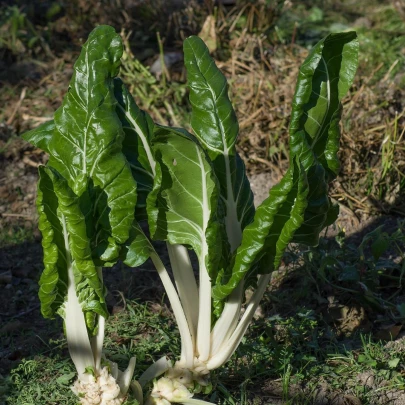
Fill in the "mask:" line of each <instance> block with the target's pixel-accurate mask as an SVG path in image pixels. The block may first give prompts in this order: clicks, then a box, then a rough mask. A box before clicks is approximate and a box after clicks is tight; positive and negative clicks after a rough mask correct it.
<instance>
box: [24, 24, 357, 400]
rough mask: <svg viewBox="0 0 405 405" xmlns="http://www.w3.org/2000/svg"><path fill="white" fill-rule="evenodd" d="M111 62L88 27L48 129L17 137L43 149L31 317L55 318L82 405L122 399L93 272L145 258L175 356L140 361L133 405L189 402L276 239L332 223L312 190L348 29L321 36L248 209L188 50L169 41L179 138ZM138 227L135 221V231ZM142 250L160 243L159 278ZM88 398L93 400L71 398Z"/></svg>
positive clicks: (330, 153)
mask: <svg viewBox="0 0 405 405" xmlns="http://www.w3.org/2000/svg"><path fill="white" fill-rule="evenodd" d="M121 53H122V46H121V41H120V38H119V37H118V36H117V35H116V34H115V32H114V30H113V29H112V28H111V27H106V26H101V27H98V28H96V29H95V30H94V31H93V32H92V34H91V35H90V37H89V40H88V41H87V42H86V44H85V45H84V47H83V50H82V53H81V55H80V57H79V59H78V61H77V62H76V64H75V71H74V75H73V78H72V80H71V83H70V88H69V92H68V94H67V96H66V97H65V99H64V102H63V104H62V106H61V107H60V108H59V110H57V111H56V113H55V117H54V120H53V121H51V122H48V123H46V124H44V125H42V126H41V127H39V128H37V129H35V130H33V131H31V132H30V133H28V134H26V135H25V139H27V140H28V141H30V142H31V143H33V144H35V145H37V146H38V147H40V148H42V149H43V150H45V151H46V152H48V153H49V156H50V158H49V162H48V164H47V166H46V167H43V168H41V169H40V173H41V176H40V181H39V186H38V209H39V213H40V228H41V231H42V233H43V247H44V263H45V270H44V273H43V275H42V277H41V281H40V298H41V303H42V313H43V314H44V316H47V317H52V316H54V314H55V313H58V314H60V315H61V316H62V317H63V318H64V320H65V327H66V335H67V340H68V345H69V350H70V353H71V356H72V359H73V361H74V363H75V365H76V368H77V371H78V377H79V379H78V382H76V383H75V386H74V391H75V392H76V393H78V395H79V396H81V397H82V403H83V404H87V403H95V404H97V403H103V404H104V403H105V404H110V403H111V404H115V403H117V404H118V403H122V401H123V400H124V399H125V397H126V395H127V391H128V387H129V383H130V381H131V378H132V373H133V368H134V360H133V361H131V363H130V366H129V368H128V370H127V371H126V372H124V373H121V372H119V371H118V370H117V368H116V366H115V365H114V364H113V363H111V362H108V361H106V360H104V361H103V360H102V357H101V347H102V341H103V336H104V335H103V332H104V331H103V325H104V321H105V319H106V318H107V316H108V314H107V311H106V307H105V302H104V295H105V288H104V286H103V280H102V271H101V268H102V267H108V266H111V265H113V264H114V263H115V262H116V261H117V260H122V261H124V263H126V264H128V265H129V266H132V267H137V266H139V265H141V264H142V263H143V262H144V261H145V260H146V259H147V258H148V257H150V258H151V260H152V262H153V263H154V265H155V267H156V270H157V272H158V274H159V276H160V278H161V280H162V282H163V285H164V287H165V290H166V293H167V296H168V299H169V300H170V303H171V306H172V309H173V313H174V316H175V319H176V322H177V324H178V328H179V331H180V336H181V353H180V354H179V358H178V360H177V361H176V362H175V363H174V364H172V363H170V362H169V361H168V360H167V359H166V358H162V359H161V360H159V361H158V362H156V363H155V364H153V365H151V367H150V368H149V369H148V370H147V371H146V372H145V373H144V374H143V375H142V376H141V377H140V379H139V383H138V384H139V385H137V387H138V389H137V390H136V392H137V393H138V394H137V395H136V398H137V399H138V400H139V401H141V400H142V397H141V395H140V393H139V391H140V387H142V388H144V387H146V385H147V384H148V383H149V382H150V381H152V380H153V379H155V378H156V377H158V376H159V375H161V374H163V373H164V375H163V377H160V379H158V380H156V379H155V380H154V384H153V388H152V392H151V394H150V395H149V397H148V399H147V402H148V403H149V404H153V403H155V404H165V405H166V404H168V403H170V402H180V403H190V404H191V403H195V404H197V403H203V401H200V400H196V399H194V398H192V397H193V395H194V393H196V392H207V391H209V389H210V380H209V375H210V371H211V370H214V369H217V368H218V367H221V366H222V365H223V364H224V363H225V362H226V361H227V360H228V359H229V358H230V357H231V356H232V354H233V353H234V352H235V350H236V349H237V347H238V345H239V343H240V341H241V339H242V337H243V335H244V333H245V332H246V329H247V327H248V325H249V323H250V321H251V319H252V317H253V315H254V313H255V311H256V309H257V306H258V305H259V302H260V300H261V298H262V296H263V294H264V292H265V290H266V286H267V284H268V281H269V279H270V276H271V272H272V271H274V270H275V269H277V268H278V266H279V264H280V261H281V259H282V255H283V253H284V251H285V249H286V247H287V245H288V244H289V243H291V242H295V243H302V244H306V245H309V246H315V245H316V244H317V243H318V238H319V233H320V231H321V230H322V229H323V228H325V227H326V226H328V225H330V224H332V223H333V222H334V220H335V219H336V217H337V215H338V209H337V206H336V205H334V204H333V203H332V202H331V200H330V198H329V197H328V185H329V183H330V182H331V181H332V180H333V179H334V178H335V177H336V175H337V173H338V170H339V160H338V157H337V152H338V149H339V139H340V131H339V120H340V116H341V111H342V106H341V100H342V98H343V97H344V96H345V94H346V93H347V91H348V89H349V87H350V86H351V83H352V81H353V77H354V74H355V71H356V68H357V53H358V42H357V39H356V34H355V33H353V32H347V33H341V34H331V35H329V36H327V37H326V38H324V39H323V40H322V41H320V42H319V43H318V44H317V45H315V47H314V48H313V49H312V50H311V52H310V53H309V55H308V57H307V59H306V60H305V62H304V63H303V65H302V66H301V68H300V71H299V77H298V81H297V86H296V91H295V96H294V99H293V104H292V115H291V122H290V166H289V168H288V170H287V172H286V174H285V175H284V177H283V178H282V180H281V181H280V183H279V184H278V185H276V186H274V187H273V188H272V189H271V190H270V192H269V196H268V198H267V199H266V200H265V201H264V202H263V203H262V204H261V205H259V206H258V207H257V209H255V207H254V205H253V194H252V191H251V188H250V185H249V181H248V178H247V176H246V171H245V167H244V164H243V161H242V159H241V158H240V156H239V155H238V153H237V150H236V142H237V137H238V132H239V127H238V121H237V118H236V115H235V111H234V109H233V107H232V104H231V102H230V100H229V97H228V85H227V81H226V78H225V77H224V75H223V74H222V73H221V71H220V70H219V69H218V68H217V66H216V65H215V62H214V61H213V59H212V58H211V56H210V54H209V51H208V49H207V47H206V46H205V44H204V43H203V41H202V40H201V39H200V38H198V37H190V38H188V39H186V40H185V42H184V58H185V67H186V70H187V82H188V86H189V90H190V93H189V97H190V104H191V108H192V112H191V128H192V133H190V132H188V131H186V130H185V129H182V128H172V127H167V126H162V125H158V124H156V123H154V122H153V120H152V119H151V117H150V116H149V115H148V114H147V113H146V112H144V111H141V110H140V109H139V108H138V107H137V105H136V103H135V101H134V99H133V98H132V96H131V94H130V93H129V92H128V90H127V89H126V87H125V85H124V84H123V82H122V81H121V80H120V79H118V78H116V75H117V73H118V68H119V59H120V56H121ZM139 222H147V224H148V227H149V232H148V234H149V235H150V238H149V237H147V236H146V235H145V234H144V233H143V231H142V228H141V227H140V226H139ZM153 241H164V242H166V247H167V250H168V254H169V258H170V262H171V268H172V277H171V276H170V275H169V272H168V270H167V269H166V268H165V266H164V265H163V262H162V260H161V259H160V258H159V255H158V253H157V251H156V250H155V248H154V245H153ZM190 250H193V251H194V252H195V255H196V257H197V261H198V266H197V267H198V268H197V269H193V266H192V263H191V260H190V256H189V251H190ZM196 274H197V276H196ZM248 288H252V289H253V293H252V295H251V298H250V300H249V302H247V303H245V302H244V300H245V291H246V290H247V289H248ZM78 325H80V326H78ZM79 334H80V336H79ZM84 354H85V355H84ZM103 364H104V365H106V366H104V368H103ZM108 365H109V366H108ZM103 384H104V385H103ZM114 384H115V385H114ZM105 386H108V389H104V388H105ZM103 387H104V388H103ZM110 387H111V388H110ZM114 390H115V391H114ZM112 391H114V395H115V396H114V395H113V394H112ZM107 392H108V394H105V393H107ZM94 393H97V395H99V397H100V398H101V399H100V401H99V402H85V400H87V399H84V398H87V397H89V396H90V395H93V394H94ZM94 395H96V394H94ZM103 395H106V396H105V397H103ZM107 397H108V398H107ZM103 398H106V400H105V401H107V400H111V401H116V402H102V400H104V399H103ZM110 398H111V399H110ZM120 401H121V402H120Z"/></svg>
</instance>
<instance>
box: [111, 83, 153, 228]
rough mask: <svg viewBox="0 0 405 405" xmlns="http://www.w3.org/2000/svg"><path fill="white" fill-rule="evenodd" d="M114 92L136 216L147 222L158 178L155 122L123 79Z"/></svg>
mask: <svg viewBox="0 0 405 405" xmlns="http://www.w3.org/2000/svg"><path fill="white" fill-rule="evenodd" d="M114 93H115V97H116V99H117V101H118V104H117V114H118V116H119V118H120V120H121V124H122V128H123V130H124V133H125V138H124V141H123V152H124V154H125V156H126V158H127V160H128V162H129V165H130V167H131V170H132V175H133V177H134V178H135V181H136V187H137V194H138V199H137V202H136V211H135V214H136V216H137V219H138V220H144V219H146V218H147V215H146V198H147V195H148V194H149V193H150V191H151V190H152V188H153V178H154V175H155V165H156V163H155V158H154V156H153V152H152V147H151V141H152V138H153V129H154V122H153V121H152V118H151V117H150V116H149V115H148V114H147V113H146V112H145V111H142V110H140V109H139V107H138V106H137V105H136V103H135V100H134V99H133V97H132V95H131V94H130V93H129V91H128V89H127V88H126V87H125V85H124V83H123V82H122V80H121V79H118V78H116V79H114Z"/></svg>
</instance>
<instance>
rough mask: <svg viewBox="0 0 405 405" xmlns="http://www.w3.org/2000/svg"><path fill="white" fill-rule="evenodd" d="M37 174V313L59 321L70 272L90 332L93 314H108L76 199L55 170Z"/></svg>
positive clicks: (103, 292) (94, 326)
mask: <svg viewBox="0 0 405 405" xmlns="http://www.w3.org/2000/svg"><path fill="white" fill-rule="evenodd" d="M39 172H40V180H39V183H38V199H37V207H38V212H39V217H40V230H41V232H42V234H43V242H42V244H43V248H44V263H45V269H44V272H43V273H42V275H41V279H40V283H39V284H40V290H39V297H40V301H41V311H42V313H43V315H44V316H45V317H53V316H54V315H55V313H56V312H58V313H59V314H60V315H61V316H62V317H63V313H64V307H63V304H64V302H65V301H66V299H67V292H68V289H67V287H68V274H69V271H73V273H74V280H75V287H76V294H77V296H78V298H79V302H80V304H81V307H82V309H83V312H84V314H85V319H86V324H87V327H88V328H89V330H90V331H93V330H94V329H95V328H96V326H97V325H96V314H99V315H102V316H104V317H108V312H107V309H106V306H105V300H104V294H105V291H104V288H103V285H102V282H101V280H100V278H99V274H98V270H97V267H96V266H95V264H94V261H93V259H92V254H91V244H90V239H89V238H88V236H87V227H86V221H85V218H84V215H83V213H82V211H81V207H80V201H79V198H78V197H77V196H76V195H75V194H74V193H73V191H72V190H71V189H70V187H69V186H68V184H67V181H66V180H65V179H64V178H63V177H62V176H61V175H60V174H59V173H58V172H57V171H56V170H55V169H52V168H47V167H43V166H41V167H40V168H39Z"/></svg>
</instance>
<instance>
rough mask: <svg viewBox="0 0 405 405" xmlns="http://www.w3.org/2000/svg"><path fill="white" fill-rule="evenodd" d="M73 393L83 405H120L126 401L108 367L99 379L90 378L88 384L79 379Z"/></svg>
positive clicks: (102, 371)
mask: <svg viewBox="0 0 405 405" xmlns="http://www.w3.org/2000/svg"><path fill="white" fill-rule="evenodd" d="M72 391H73V392H74V393H75V394H76V395H77V396H78V397H79V398H80V403H81V404H82V405H120V404H122V403H123V402H124V399H125V398H124V397H123V396H122V395H121V390H120V386H119V385H118V384H117V381H116V380H115V378H114V377H113V376H112V375H111V374H110V373H109V371H108V367H104V368H103V369H102V370H101V373H100V374H99V376H98V377H95V376H90V378H89V379H88V381H87V382H83V381H80V379H78V380H77V381H76V382H75V383H74V385H73V387H72Z"/></svg>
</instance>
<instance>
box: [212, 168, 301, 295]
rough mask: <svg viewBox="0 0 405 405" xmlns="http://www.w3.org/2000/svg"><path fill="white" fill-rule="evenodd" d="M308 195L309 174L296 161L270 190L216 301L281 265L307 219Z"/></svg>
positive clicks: (215, 291) (245, 233) (218, 289)
mask: <svg viewBox="0 0 405 405" xmlns="http://www.w3.org/2000/svg"><path fill="white" fill-rule="evenodd" d="M307 195H308V182H307V178H306V173H305V170H304V168H303V167H302V165H300V163H299V161H297V162H296V163H295V164H294V166H291V167H290V169H289V170H288V172H287V173H286V174H285V176H284V177H283V179H282V180H281V181H280V183H279V184H277V185H276V186H274V187H273V188H272V189H271V191H270V195H269V197H268V198H267V199H266V200H265V201H263V203H262V204H261V205H260V206H259V207H258V208H257V210H256V213H255V217H254V220H253V222H252V223H251V224H249V225H247V226H246V228H245V229H244V231H243V238H242V243H241V245H240V247H239V248H238V249H237V250H236V253H235V257H234V260H233V263H232V267H231V269H228V271H227V272H226V273H225V275H224V277H225V279H224V280H218V282H217V284H216V285H215V286H214V288H213V297H214V298H215V299H218V300H222V299H224V298H226V297H227V296H228V295H229V294H230V293H231V292H232V290H233V289H234V288H235V287H236V286H237V285H238V284H239V282H240V281H241V280H243V279H246V278H247V277H251V278H254V277H255V275H256V274H257V273H258V272H259V273H268V272H271V271H273V270H274V269H276V268H277V267H278V266H279V264H280V260H281V257H282V255H283V253H284V250H285V248H286V247H287V244H288V243H289V242H290V240H291V238H292V236H293V234H294V232H295V230H296V229H298V228H299V226H300V225H301V224H302V222H303V220H304V217H303V214H304V211H305V208H306V205H307ZM226 278H228V279H226Z"/></svg>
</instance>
